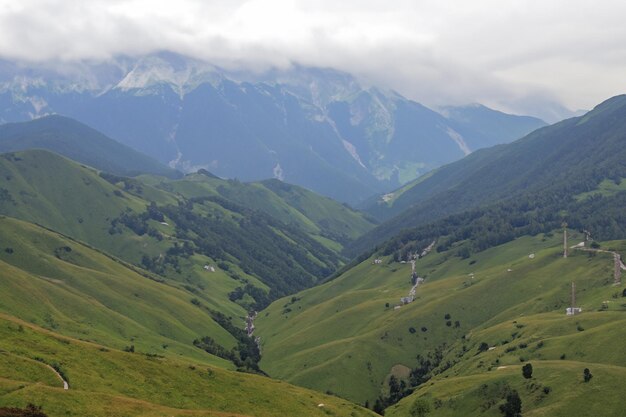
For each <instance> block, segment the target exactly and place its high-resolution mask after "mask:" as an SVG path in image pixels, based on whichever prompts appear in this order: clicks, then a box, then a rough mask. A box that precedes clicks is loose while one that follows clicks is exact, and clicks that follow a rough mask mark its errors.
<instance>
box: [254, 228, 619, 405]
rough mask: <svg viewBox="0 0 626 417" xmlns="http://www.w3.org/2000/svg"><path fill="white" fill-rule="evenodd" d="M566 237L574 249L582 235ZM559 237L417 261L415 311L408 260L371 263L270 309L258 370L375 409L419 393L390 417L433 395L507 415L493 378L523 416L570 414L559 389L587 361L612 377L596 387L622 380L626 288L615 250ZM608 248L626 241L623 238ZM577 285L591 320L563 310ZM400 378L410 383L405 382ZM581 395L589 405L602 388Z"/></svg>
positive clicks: (456, 249) (571, 385)
mask: <svg viewBox="0 0 626 417" xmlns="http://www.w3.org/2000/svg"><path fill="white" fill-rule="evenodd" d="M570 234H571V236H570V239H571V241H572V242H573V243H572V244H574V243H577V242H578V241H579V240H581V239H582V237H583V236H582V235H581V234H577V233H575V232H573V231H570ZM561 242H562V236H560V235H559V234H539V235H537V236H535V237H529V236H526V237H521V238H518V239H515V240H513V241H511V242H509V243H506V244H503V245H499V246H496V247H492V248H490V249H487V250H484V251H482V252H480V253H476V254H473V255H472V256H470V257H469V258H464V257H463V256H461V255H462V253H463V247H464V246H465V245H467V244H469V242H462V243H458V244H455V245H453V247H451V248H450V249H448V250H445V251H442V252H437V251H435V250H433V251H432V252H431V253H429V254H428V255H426V256H424V257H422V258H420V259H418V260H417V261H416V267H415V268H416V273H417V275H419V276H420V277H423V278H425V281H424V282H423V283H421V284H420V285H419V286H418V287H417V289H416V300H415V301H414V302H412V303H409V304H406V305H401V304H402V303H401V301H400V298H401V297H406V296H408V295H409V291H410V289H411V286H412V282H411V280H412V276H411V265H410V263H402V262H396V261H394V260H393V257H391V256H388V257H381V258H380V259H381V260H382V263H380V264H379V263H374V257H372V258H369V259H367V260H365V261H363V262H361V263H360V264H358V265H357V266H355V267H353V268H351V269H349V270H348V271H346V272H344V273H343V274H341V275H340V276H339V277H337V278H335V279H334V280H332V281H329V282H327V283H325V284H323V285H320V286H318V287H315V288H311V289H308V290H305V291H303V292H300V293H298V294H295V295H294V296H291V297H286V298H283V299H280V300H277V301H276V302H274V303H273V304H272V305H271V306H270V307H269V308H267V309H266V310H264V311H263V312H261V314H260V315H259V318H258V320H257V323H258V335H259V336H261V341H262V354H263V357H262V361H261V366H262V367H263V368H264V369H266V370H267V371H268V372H269V373H270V374H272V375H274V376H276V377H280V378H284V379H286V380H287V381H289V382H291V383H295V384H298V385H303V386H306V387H311V388H314V389H317V390H321V391H325V390H329V391H332V392H335V393H337V394H339V395H341V396H344V397H346V398H349V399H351V400H354V401H357V402H359V403H364V402H365V401H368V404H369V405H370V407H371V406H373V405H374V403H375V401H376V400H377V398H378V399H379V403H380V404H383V405H384V406H386V405H389V404H390V403H393V402H395V401H397V400H398V399H399V398H400V397H402V395H407V394H409V393H410V391H411V390H412V389H414V387H417V389H416V390H415V394H414V395H413V396H412V397H409V399H407V400H405V401H404V402H401V403H399V405H398V406H397V408H391V409H389V410H388V411H389V413H390V415H398V416H408V415H409V414H408V409H409V407H410V406H411V405H412V402H413V401H414V400H415V398H417V397H423V396H428V400H429V401H430V404H431V408H434V407H435V406H436V407H439V408H437V411H433V415H442V416H443V415H446V416H447V415H492V416H496V415H500V414H499V411H498V409H497V407H495V408H494V406H493V405H492V406H491V407H488V408H484V407H483V408H481V405H482V404H483V403H489V402H490V401H493V402H494V404H500V403H501V402H502V398H501V397H498V395H500V393H499V391H498V390H497V389H495V388H493V386H492V385H493V384H495V383H496V382H498V381H500V380H503V381H509V382H508V383H509V385H510V386H511V387H512V388H515V389H518V391H519V392H520V395H521V396H522V400H523V402H524V405H525V410H527V411H530V412H531V413H527V411H525V412H524V416H526V415H551V414H545V413H548V411H546V410H551V411H554V412H555V413H556V414H553V415H566V413H567V412H568V411H571V410H572V409H573V406H572V405H571V404H569V403H568V401H567V398H569V395H570V394H564V395H563V396H560V395H559V393H566V392H568V391H570V390H573V391H572V392H575V393H578V392H580V391H581V390H582V388H581V386H580V384H581V382H580V380H581V378H582V371H583V369H584V368H585V367H588V368H590V369H592V372H593V369H595V370H596V373H597V374H598V375H600V374H602V376H601V377H599V378H597V381H598V383H600V379H602V380H603V382H602V387H604V388H607V389H609V388H608V387H610V386H611V382H610V381H613V382H615V381H617V380H618V379H619V378H620V377H623V376H624V375H625V373H626V356H624V355H625V353H626V352H625V351H624V350H623V349H621V347H619V346H620V345H619V343H618V345H615V346H614V347H613V348H612V347H610V345H611V343H610V341H611V340H615V341H617V340H621V339H622V338H623V337H624V330H623V329H624V324H625V323H626V304H625V303H626V301H624V300H626V299H624V298H622V292H623V290H624V285H623V284H620V285H619V286H614V285H613V259H612V256H611V255H610V254H605V253H601V252H600V253H596V252H584V251H581V250H578V251H574V250H572V253H571V254H570V256H569V257H568V258H567V259H563V257H562V246H561V244H562V243H561ZM606 245H607V246H606V247H613V248H616V249H618V250H622V249H624V248H625V247H626V245H625V242H623V241H620V242H609V243H607V244H606ZM418 253H419V251H418ZM531 254H532V255H533V256H532V257H530V256H529V255H531ZM378 256H379V255H378ZM571 282H575V283H576V286H577V295H578V297H577V300H578V303H579V306H580V307H582V308H583V314H581V315H578V316H574V317H567V316H566V315H565V314H564V313H565V308H566V307H567V306H569V298H570V286H571ZM604 301H608V303H606V306H607V307H606V310H604V309H605V307H603V302H604ZM596 337H597V339H596ZM483 343H485V344H486V346H487V347H486V348H483V347H482V346H481V345H482V344H483ZM490 347H495V349H492V350H488V348H490ZM483 349H484V350H485V351H482V350H483ZM563 355H564V356H563ZM562 356H563V357H564V358H565V360H561V359H560V358H561V357H562ZM526 361H530V362H532V363H533V365H534V366H535V368H536V370H537V377H536V379H535V380H533V381H532V382H535V385H536V386H535V387H531V388H528V391H526V388H525V387H526V385H528V384H527V382H526V381H525V380H523V378H522V376H521V371H520V366H521V365H523V362H526ZM499 366H505V367H507V368H502V369H504V371H503V370H502V369H501V370H498V367H499ZM509 368H510V369H509ZM392 375H393V376H394V378H395V380H394V381H395V382H393V383H392V385H393V386H394V387H395V388H394V389H393V390H392V393H390V387H389V383H390V377H391V376H392ZM574 375H577V377H574ZM594 375H595V373H594ZM429 378H431V379H429ZM426 380H428V381H429V382H428V384H426V383H425V381H426ZM398 381H404V382H402V384H404V386H402V387H401V388H398V386H399V385H400V383H399V382H398ZM464 381H471V382H467V383H466V382H464ZM476 381H480V383H483V382H484V383H487V384H488V385H489V387H491V388H488V389H486V390H487V391H489V392H488V393H486V394H485V396H486V397H485V399H484V400H481V402H477V401H475V400H473V399H474V398H475V395H474V393H473V390H476V389H477V388H479V387H480V386H481V385H480V384H479V383H477V382H476ZM593 382H594V383H595V382H596V380H595V379H594V381H593ZM431 384H432V385H431ZM544 385H545V386H549V387H550V388H551V389H552V390H553V391H554V393H555V394H556V395H552V394H550V395H552V396H551V397H550V396H548V399H547V400H545V401H543V402H541V401H540V400H539V399H537V398H536V397H540V395H539V394H540V392H539V391H540V390H542V389H543V386H544ZM439 387H441V388H439ZM590 387H593V385H590ZM492 388H493V389H492ZM500 388H502V387H500ZM522 388H523V390H522ZM439 390H441V393H440V391H439ZM399 391H401V392H402V395H398V392H399ZM492 391H493V392H492ZM496 391H498V393H496ZM610 391H611V392H610V393H607V398H610V399H613V400H614V399H615V398H618V397H619V396H621V395H623V394H624V393H625V391H624V389H623V387H621V386H619V385H618V386H613V387H612V388H610ZM581 395H582V396H583V397H584V398H586V399H587V400H589V399H590V398H592V396H593V395H594V394H593V393H592V391H589V392H586V393H583V394H581ZM379 397H382V398H379ZM390 397H394V398H395V400H390V399H389V398H390ZM436 399H437V400H438V401H435V400H436ZM615 404H616V402H609V403H608V405H606V406H604V407H603V408H602V407H601V408H602V410H603V413H600V414H602V415H612V416H618V415H620V414H619V413H620V412H621V408H620V409H619V410H618V409H615ZM544 406H545V407H547V408H546V409H544V411H539V410H540V409H542V407H544ZM548 406H549V407H548ZM456 407H458V408H456ZM459 410H463V411H459ZM535 410H536V411H535ZM532 412H536V413H537V414H532ZM393 413H395V414H393ZM542 413H544V414H542ZM429 415H430V414H429ZM588 415H592V414H588ZM594 415H595V414H594Z"/></svg>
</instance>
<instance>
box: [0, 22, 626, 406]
mask: <svg viewBox="0 0 626 417" xmlns="http://www.w3.org/2000/svg"><path fill="white" fill-rule="evenodd" d="M1 13H2V12H0V15H1ZM0 49H1V46H0ZM0 52H1V51H0ZM259 53H263V51H261V50H260V51H259ZM349 58H350V57H347V59H349ZM70 62H71V60H69V61H67V62H65V61H63V60H61V61H59V62H58V63H55V64H54V65H52V64H50V65H49V66H41V65H38V64H37V63H36V62H35V61H33V62H20V63H14V62H9V61H3V60H2V54H1V53H0V123H1V124H0V417H61V416H94V417H100V416H101V417H153V416H154V417H169V416H216V417H218V416H219V417H226V416H233V417H235V416H241V417H244V416H249V417H272V416H276V417H283V416H285V417H300V416H303V417H307V416H338V417H339V416H346V417H360V416H376V415H386V416H392V417H458V416H472V417H474V416H476V417H482V416H484V417H500V416H504V417H522V416H523V417H561V416H563V417H565V416H567V417H570V416H580V417H587V416H589V417H595V416H606V417H623V411H622V409H623V407H621V406H620V404H621V401H622V398H623V397H624V395H626V387H625V386H624V384H623V383H622V382H623V381H624V380H625V378H626V349H625V348H624V342H623V341H624V340H625V337H626V330H625V329H626V282H625V280H624V279H623V278H622V272H623V271H624V270H626V265H625V264H624V262H623V256H624V255H626V215H625V212H624V210H623V208H624V207H625V205H626V185H625V184H626V183H625V182H624V179H626V164H625V163H624V161H626V147H624V141H625V140H626V96H624V95H617V96H614V97H612V98H609V99H607V100H605V101H603V102H601V103H599V104H598V105H596V106H595V107H594V108H593V109H592V110H591V111H589V112H586V113H584V114H579V112H569V113H568V112H567V111H566V109H564V108H562V109H561V108H558V107H554V108H546V109H543V110H542V112H543V113H544V114H549V113H550V112H551V111H554V112H555V114H557V113H558V114H577V116H576V117H572V118H568V119H563V118H562V117H561V118H558V117H556V116H555V118H558V119H559V120H552V119H551V121H556V123H554V124H551V125H547V124H546V123H545V122H544V121H542V120H540V119H538V118H535V117H530V116H524V115H521V114H515V115H514V114H509V113H505V112H503V111H498V110H494V109H492V108H490V107H487V106H484V105H481V104H477V103H475V102H472V101H470V103H474V104H464V105H453V106H451V105H444V104H441V102H443V101H444V100H447V99H448V98H449V97H451V96H446V95H442V96H441V97H440V98H439V99H438V100H437V101H433V103H435V102H437V103H439V105H437V106H435V105H432V106H431V107H427V106H426V105H423V104H421V103H420V102H418V101H416V100H414V99H411V98H408V96H404V95H401V94H400V93H398V92H396V91H394V90H393V89H390V88H386V87H380V86H378V85H377V84H376V83H375V82H374V81H376V79H373V80H372V79H368V78H367V77H365V76H363V75H362V74H361V76H360V77H357V76H356V75H352V74H350V73H349V72H346V71H342V70H337V69H333V68H332V67H325V66H312V65H303V64H300V63H297V62H292V63H290V64H289V65H279V66H272V65H270V66H264V65H260V66H259V67H258V68H254V69H252V68H248V69H247V70H244V69H242V68H238V66H237V65H225V66H220V65H217V64H213V63H210V62H209V61H206V60H202V59H199V58H197V57H193V56H186V55H182V54H178V53H175V52H172V51H168V50H162V51H151V52H150V53H146V54H143V55H141V54H130V55H124V54H121V55H117V54H116V55H111V56H110V57H109V58H108V59H107V60H105V61H103V62H99V61H97V60H94V61H92V60H82V61H80V65H76V64H75V63H74V64H71V63H70ZM231 64H232V63H231ZM69 69H71V70H69ZM468 80H470V81H472V82H474V81H475V80H474V79H473V78H471V77H470V79H468ZM423 86H426V84H424V85H423ZM420 88H421V87H420ZM493 94H496V93H493ZM546 97H551V96H549V95H546ZM520 100H521V99H520ZM542 100H543V99H542ZM545 100H548V99H545ZM455 102H456V101H455ZM494 102H497V100H496V101H494ZM520 103H521V101H520V102H517V105H518V106H521V105H522V104H523V103H521V104H520ZM499 108H506V106H499ZM520 108H521V107H520ZM538 112H539V110H537V111H535V114H536V113H538ZM562 119H563V120H562ZM118 141H119V142H118ZM353 206H354V207H353Z"/></svg>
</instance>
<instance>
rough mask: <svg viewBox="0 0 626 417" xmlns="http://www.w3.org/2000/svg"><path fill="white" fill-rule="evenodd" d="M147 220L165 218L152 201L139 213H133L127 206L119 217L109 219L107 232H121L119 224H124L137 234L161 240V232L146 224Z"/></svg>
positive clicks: (161, 219)
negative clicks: (109, 223) (109, 225)
mask: <svg viewBox="0 0 626 417" xmlns="http://www.w3.org/2000/svg"><path fill="white" fill-rule="evenodd" d="M148 220H156V221H158V222H162V221H164V220H165V216H164V215H163V213H162V212H161V211H160V210H159V209H158V207H157V205H156V204H155V202H154V201H152V202H150V204H149V205H148V206H147V207H146V211H144V212H143V213H141V214H138V213H135V212H133V211H132V210H131V209H130V208H129V209H127V210H126V211H124V212H123V213H122V214H120V215H119V217H116V218H115V219H113V220H111V227H110V228H109V233H110V234H115V233H122V230H121V229H120V227H119V225H124V226H126V227H128V228H129V229H130V230H132V231H133V232H135V234H137V235H139V236H143V235H145V234H148V236H152V237H154V238H155V239H157V240H163V235H161V233H159V231H158V230H156V229H155V228H153V227H150V226H149V225H148Z"/></svg>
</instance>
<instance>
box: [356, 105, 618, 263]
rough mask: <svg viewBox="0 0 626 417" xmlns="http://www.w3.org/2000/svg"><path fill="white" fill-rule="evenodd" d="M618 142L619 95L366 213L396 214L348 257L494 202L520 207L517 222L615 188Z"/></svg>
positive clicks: (455, 166) (444, 171) (479, 155)
mask: <svg viewBox="0 0 626 417" xmlns="http://www.w3.org/2000/svg"><path fill="white" fill-rule="evenodd" d="M625 140H626V96H616V97H613V98H611V99H609V100H607V101H605V102H604V103H601V104H600V105H598V106H597V107H596V108H595V109H593V110H592V111H591V112H589V113H587V114H586V115H584V116H581V117H577V118H572V119H568V120H565V121H562V122H560V123H557V124H555V125H552V126H548V127H545V128H541V129H539V130H536V131H535V132H533V133H531V134H529V135H528V136H526V137H525V138H522V139H520V140H518V141H516V142H513V143H511V144H508V145H499V146H495V147H493V148H489V149H485V150H481V151H477V152H474V153H473V154H471V155H469V156H468V157H466V158H464V159H462V160H461V161H458V162H455V163H452V164H450V165H447V166H445V167H443V168H441V169H439V170H437V171H435V172H433V173H432V174H430V175H429V176H428V177H424V178H422V179H420V180H418V181H416V182H415V183H414V185H413V186H412V187H404V188H403V189H401V190H399V192H398V193H392V195H388V196H387V197H386V199H385V200H387V201H386V202H379V203H377V204H376V205H375V206H372V207H371V209H370V211H371V212H372V213H375V214H377V215H378V216H379V217H381V218H389V217H390V216H392V215H395V214H398V213H399V214H398V215H397V216H395V217H394V218H393V219H391V220H388V221H387V222H385V223H383V224H381V225H380V226H378V227H377V228H376V229H374V230H372V231H371V232H369V233H367V234H366V235H365V236H363V237H362V238H361V239H359V240H358V241H357V242H356V243H355V244H354V245H353V246H352V247H351V252H350V253H352V254H358V253H360V252H362V251H365V250H367V249H368V248H371V247H373V246H374V245H376V244H379V243H381V242H383V241H384V240H386V239H388V238H390V237H392V236H394V235H396V234H397V233H398V232H399V231H400V230H402V229H406V228H411V227H417V226H420V225H424V224H427V223H430V222H433V221H436V220H439V219H442V218H446V217H447V216H450V215H454V214H458V213H461V212H463V211H466V210H470V209H479V208H485V207H490V206H491V205H494V204H498V203H502V204H503V205H507V204H509V202H513V204H515V203H519V202H524V204H523V205H525V206H527V207H519V208H516V209H515V211H516V214H520V215H527V214H529V213H531V212H532V211H533V210H534V209H535V208H537V207H539V208H545V209H549V210H551V211H552V212H558V211H559V210H563V209H568V204H571V203H573V202H574V200H575V196H576V195H578V194H581V193H587V192H592V191H594V190H596V189H598V188H599V187H600V184H601V183H602V181H605V180H607V179H608V180H611V181H615V182H616V183H618V184H619V182H620V181H621V179H622V178H625V177H626V170H625V168H624V165H623V161H624V159H625V158H626V154H625V152H626V147H624V142H625ZM535 200H541V201H540V202H538V201H535ZM549 200H553V201H549ZM581 210H583V208H582V207H577V211H581ZM508 211H509V212H511V211H513V209H511V208H509V209H508ZM570 211H571V210H570ZM538 221H539V222H541V219H539V220H538ZM619 223H620V224H621V221H620V222H619ZM548 230H549V229H548ZM614 237H616V236H612V235H611V234H606V235H603V236H602V238H603V239H610V238H614Z"/></svg>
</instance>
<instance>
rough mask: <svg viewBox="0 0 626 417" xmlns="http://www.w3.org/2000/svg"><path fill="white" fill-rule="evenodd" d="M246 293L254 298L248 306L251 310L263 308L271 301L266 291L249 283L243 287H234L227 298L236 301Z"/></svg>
mask: <svg viewBox="0 0 626 417" xmlns="http://www.w3.org/2000/svg"><path fill="white" fill-rule="evenodd" d="M246 294H247V295H249V296H250V297H252V298H253V299H254V303H253V304H252V305H250V306H248V307H249V308H250V309H252V310H256V311H259V310H263V309H264V308H265V307H267V306H268V305H270V303H271V302H272V300H271V298H270V297H269V295H268V294H267V292H265V291H264V290H262V289H260V288H258V287H255V286H254V285H252V284H250V283H246V285H245V286H244V287H237V288H235V289H234V290H233V291H231V292H230V293H229V294H228V298H229V299H230V301H237V300H241V299H243V298H244V296H245V295H246Z"/></svg>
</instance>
